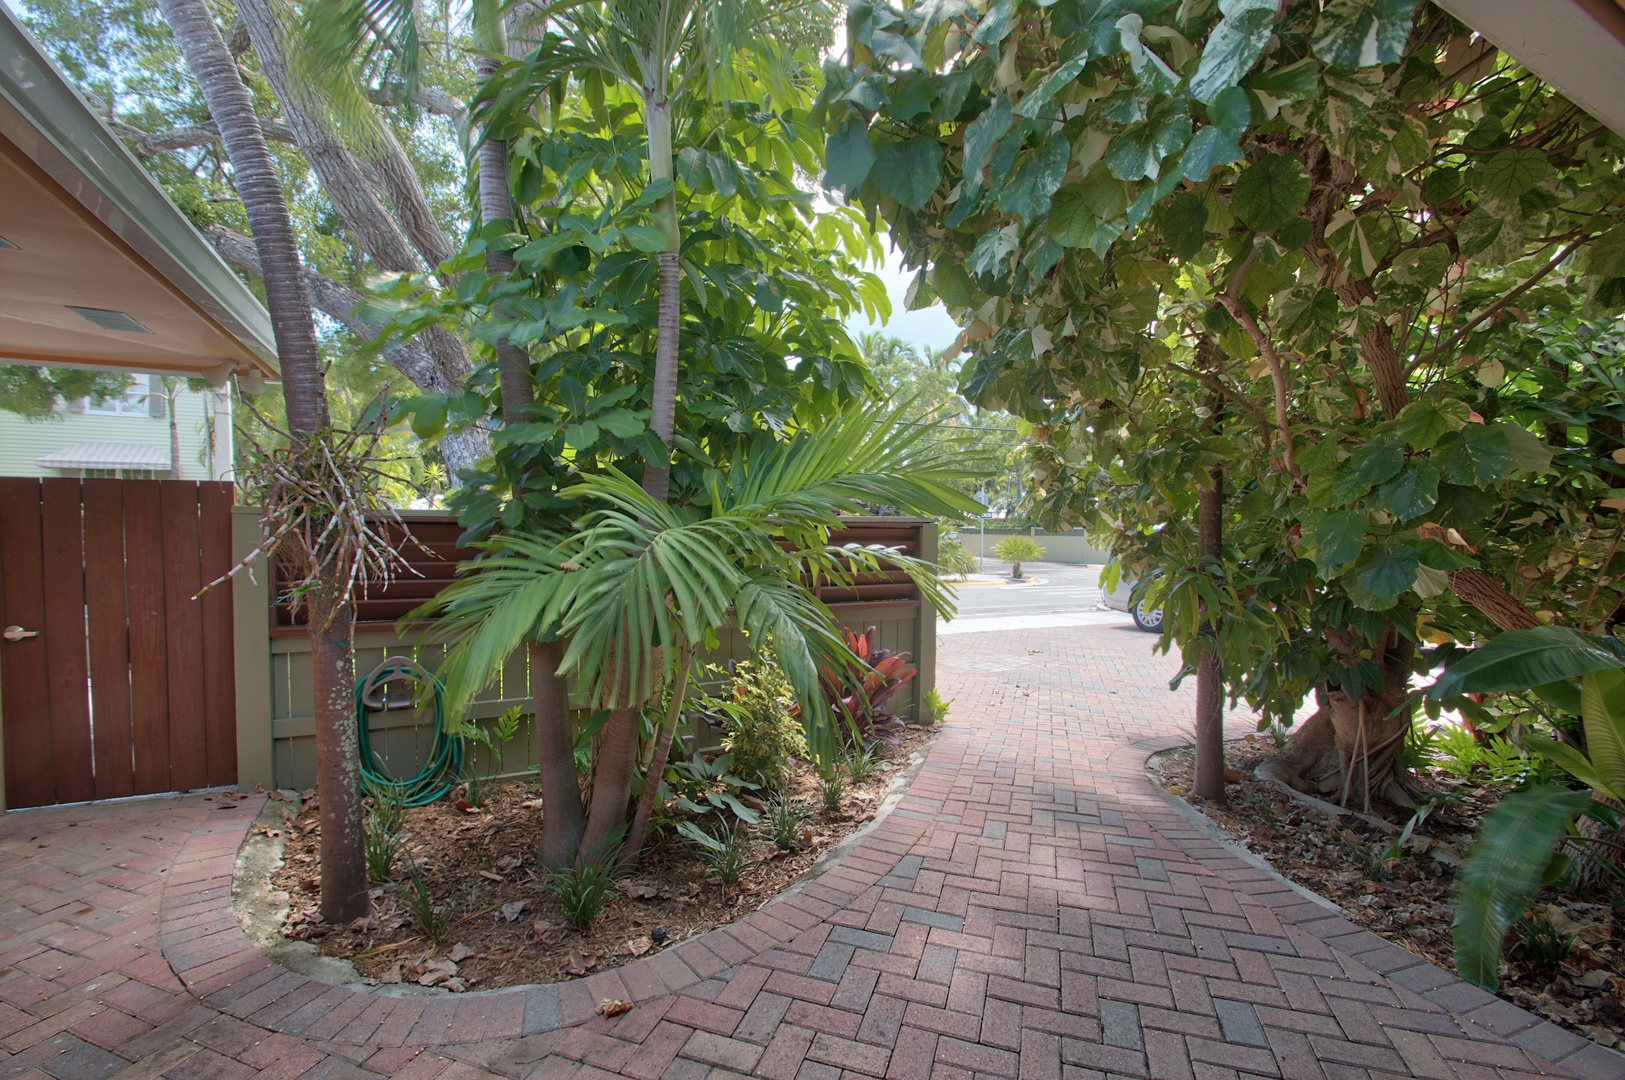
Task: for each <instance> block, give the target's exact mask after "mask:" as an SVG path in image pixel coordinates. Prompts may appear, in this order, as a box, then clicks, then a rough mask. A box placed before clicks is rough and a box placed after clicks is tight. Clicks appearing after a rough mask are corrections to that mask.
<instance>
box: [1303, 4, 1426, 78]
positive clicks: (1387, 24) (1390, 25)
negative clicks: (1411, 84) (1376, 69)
mask: <svg viewBox="0 0 1625 1080" xmlns="http://www.w3.org/2000/svg"><path fill="white" fill-rule="evenodd" d="M1417 3H1418V0H1332V3H1330V4H1327V5H1326V7H1325V8H1324V9H1323V10H1322V11H1321V13H1320V19H1319V21H1318V22H1317V23H1316V24H1315V34H1314V40H1313V42H1312V45H1313V48H1314V50H1315V55H1316V56H1318V57H1320V58H1321V59H1322V60H1324V61H1325V62H1326V63H1328V64H1330V65H1331V66H1333V67H1342V68H1355V67H1370V66H1372V65H1373V64H1397V63H1398V62H1399V58H1400V57H1401V56H1403V55H1404V53H1405V41H1406V39H1407V38H1409V37H1410V36H1411V23H1412V20H1413V19H1414V18H1415V17H1416V6H1417Z"/></svg>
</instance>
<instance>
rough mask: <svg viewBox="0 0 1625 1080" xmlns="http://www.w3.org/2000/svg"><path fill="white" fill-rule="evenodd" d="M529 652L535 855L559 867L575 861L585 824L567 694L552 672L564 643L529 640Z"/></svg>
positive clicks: (560, 680)
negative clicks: (537, 808)
mask: <svg viewBox="0 0 1625 1080" xmlns="http://www.w3.org/2000/svg"><path fill="white" fill-rule="evenodd" d="M529 652H530V690H531V700H532V702H533V703H534V705H533V707H534V708H535V710H536V759H537V770H538V772H539V774H540V775H539V776H538V779H539V780H540V781H541V785H542V842H541V847H540V850H539V852H538V854H539V855H540V856H541V859H542V863H543V865H545V866H563V865H567V864H569V863H571V862H573V861H574V860H575V857H576V852H577V850H578V849H579V848H580V846H581V836H582V834H583V833H584V832H585V831H586V827H587V825H586V820H585V818H584V817H583V816H582V813H581V786H580V784H579V783H577V781H576V754H575V731H574V725H572V724H571V723H570V693H569V690H568V689H567V687H566V686H565V682H564V679H563V677H562V676H560V675H559V674H558V670H559V662H560V661H561V660H563V659H564V643H563V642H562V641H546V642H532V643H531V645H530V649H529Z"/></svg>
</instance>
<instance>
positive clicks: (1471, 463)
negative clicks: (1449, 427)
mask: <svg viewBox="0 0 1625 1080" xmlns="http://www.w3.org/2000/svg"><path fill="white" fill-rule="evenodd" d="M1512 460H1513V458H1512V443H1511V441H1510V440H1509V439H1508V438H1507V435H1506V432H1505V431H1503V430H1501V428H1500V427H1499V426H1494V427H1492V426H1489V425H1486V424H1468V425H1467V426H1466V427H1464V428H1462V429H1461V430H1460V431H1452V432H1448V433H1447V434H1444V435H1441V436H1440V437H1439V441H1438V442H1436V443H1434V445H1433V454H1432V461H1433V464H1435V465H1437V466H1438V467H1439V472H1440V474H1441V475H1443V476H1444V478H1445V479H1446V480H1449V481H1450V482H1451V483H1454V484H1488V483H1492V482H1493V481H1496V480H1499V479H1500V478H1501V477H1503V476H1505V475H1506V474H1507V472H1508V470H1510V469H1511V468H1512Z"/></svg>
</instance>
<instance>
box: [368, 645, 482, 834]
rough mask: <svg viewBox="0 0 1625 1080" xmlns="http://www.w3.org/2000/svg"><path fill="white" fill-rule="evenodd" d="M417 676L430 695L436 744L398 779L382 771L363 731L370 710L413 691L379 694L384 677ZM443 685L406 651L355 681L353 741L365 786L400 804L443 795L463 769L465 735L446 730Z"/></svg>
mask: <svg viewBox="0 0 1625 1080" xmlns="http://www.w3.org/2000/svg"><path fill="white" fill-rule="evenodd" d="M391 682H416V683H419V684H421V685H425V686H427V687H428V688H429V690H430V691H431V697H432V699H433V701H434V745H433V746H431V747H430V750H429V760H428V762H427V763H426V764H425V765H424V766H423V769H422V771H421V772H419V773H418V774H417V775H416V776H414V777H412V778H411V779H410V780H397V779H396V778H395V777H393V776H391V775H389V773H388V772H386V771H384V767H383V761H382V760H381V759H376V760H375V759H374V757H373V752H372V741H371V738H370V737H369V736H368V734H367V725H368V721H369V714H370V713H371V712H372V711H373V710H375V709H380V708H382V709H390V708H395V707H401V706H403V705H405V706H409V705H410V704H411V703H412V702H413V701H414V700H415V699H416V697H417V695H413V696H412V697H410V698H400V697H390V696H389V695H387V694H382V693H380V691H381V690H382V688H383V686H384V684H385V683H391ZM444 695H445V690H444V688H443V687H442V686H441V685H440V680H439V679H436V678H435V677H434V675H433V674H431V673H430V672H429V671H428V670H427V669H426V668H424V667H423V665H421V664H419V663H417V662H416V661H414V660H411V659H409V658H408V657H404V656H391V657H389V658H388V659H386V660H385V661H384V662H383V663H381V664H379V665H378V666H377V667H375V668H373V670H372V673H371V674H369V675H368V676H367V677H366V678H364V679H362V680H361V681H360V682H358V683H356V687H355V726H356V744H357V749H358V750H359V751H360V757H361V780H362V786H363V789H364V791H367V792H371V791H378V792H381V793H383V794H384V795H385V796H386V797H389V798H393V799H395V800H398V801H399V802H400V803H401V804H402V805H403V806H426V805H428V804H429V803H432V802H434V801H435V800H436V799H438V798H440V797H441V796H443V795H445V794H446V793H447V792H448V791H450V790H451V789H452V785H454V784H456V783H457V778H458V777H459V776H461V775H462V772H463V740H462V739H461V738H459V737H456V736H453V735H448V734H447V733H446V716H445V707H444V706H445V702H444Z"/></svg>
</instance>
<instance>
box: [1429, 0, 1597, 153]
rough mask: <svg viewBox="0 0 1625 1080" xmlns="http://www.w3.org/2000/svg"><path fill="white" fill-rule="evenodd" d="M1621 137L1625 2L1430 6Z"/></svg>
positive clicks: (1454, 1) (1446, 2)
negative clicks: (1471, 32) (1469, 29)
mask: <svg viewBox="0 0 1625 1080" xmlns="http://www.w3.org/2000/svg"><path fill="white" fill-rule="evenodd" d="M1434 3H1436V4H1438V5H1439V6H1440V7H1441V8H1443V9H1444V10H1446V11H1448V12H1450V14H1452V15H1454V16H1455V17H1456V18H1458V19H1460V20H1461V21H1462V22H1464V23H1466V24H1467V25H1468V26H1470V27H1472V28H1473V29H1474V30H1477V31H1478V32H1479V33H1480V34H1482V35H1484V36H1485V37H1486V38H1488V39H1489V40H1490V41H1492V42H1494V43H1495V45H1496V46H1497V47H1499V48H1500V49H1501V51H1502V52H1505V53H1507V54H1509V55H1511V56H1513V57H1515V58H1516V59H1517V60H1518V62H1519V63H1520V64H1522V65H1523V66H1524V67H1526V68H1528V69H1529V70H1530V71H1533V72H1534V73H1535V74H1536V75H1538V76H1540V77H1541V78H1542V79H1544V80H1545V81H1546V82H1548V83H1550V84H1551V85H1552V86H1555V87H1556V88H1557V89H1558V90H1561V91H1562V92H1563V94H1564V95H1565V96H1567V97H1568V99H1569V100H1570V101H1573V102H1574V103H1575V104H1576V105H1578V106H1580V107H1581V108H1582V109H1584V110H1586V111H1587V112H1589V113H1590V114H1591V115H1592V116H1595V117H1596V118H1597V119H1598V120H1600V121H1601V122H1602V123H1604V124H1606V125H1607V126H1608V127H1610V128H1612V129H1613V130H1614V131H1617V132H1619V133H1620V134H1622V135H1625V0H1434Z"/></svg>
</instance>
